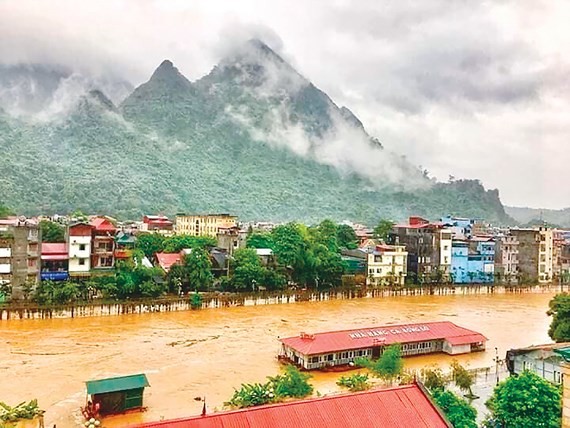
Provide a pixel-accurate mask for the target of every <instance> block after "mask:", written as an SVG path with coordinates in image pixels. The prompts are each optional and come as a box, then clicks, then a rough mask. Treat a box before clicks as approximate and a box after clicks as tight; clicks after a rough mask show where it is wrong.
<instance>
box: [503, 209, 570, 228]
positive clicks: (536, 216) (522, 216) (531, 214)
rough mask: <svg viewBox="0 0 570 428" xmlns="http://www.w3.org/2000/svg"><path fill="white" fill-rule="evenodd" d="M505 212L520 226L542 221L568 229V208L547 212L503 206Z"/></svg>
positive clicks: (569, 215)
mask: <svg viewBox="0 0 570 428" xmlns="http://www.w3.org/2000/svg"><path fill="white" fill-rule="evenodd" d="M505 212H506V213H507V214H508V215H509V216H511V217H512V218H514V219H515V220H516V221H517V222H519V223H521V224H529V223H534V224H540V222H541V221H544V222H546V223H549V224H554V225H559V226H562V227H570V208H564V209H561V210H549V209H542V208H524V207H507V206H505Z"/></svg>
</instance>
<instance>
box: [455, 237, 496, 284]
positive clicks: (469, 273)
mask: <svg viewBox="0 0 570 428" xmlns="http://www.w3.org/2000/svg"><path fill="white" fill-rule="evenodd" d="M494 272H495V242H494V241H493V240H492V239H491V238H486V237H478V236H475V237H473V238H471V239H469V240H467V239H464V240H460V239H454V240H453V241H452V244H451V274H452V278H453V282H454V283H455V284H472V283H479V284H480V283H492V282H493V281H494Z"/></svg>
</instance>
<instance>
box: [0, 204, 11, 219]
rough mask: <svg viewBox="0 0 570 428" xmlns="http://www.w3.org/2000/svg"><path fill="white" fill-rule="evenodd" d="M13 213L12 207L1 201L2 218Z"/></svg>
mask: <svg viewBox="0 0 570 428" xmlns="http://www.w3.org/2000/svg"><path fill="white" fill-rule="evenodd" d="M13 214H14V212H13V211H12V210H11V209H10V208H8V207H7V206H5V205H3V204H2V203H1V202H0V218H4V217H8V216H10V215H13Z"/></svg>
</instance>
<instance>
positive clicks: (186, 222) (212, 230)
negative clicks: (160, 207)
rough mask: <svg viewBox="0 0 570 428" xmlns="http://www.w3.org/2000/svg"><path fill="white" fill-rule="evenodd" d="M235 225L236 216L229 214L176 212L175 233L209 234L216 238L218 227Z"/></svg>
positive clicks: (226, 227)
mask: <svg viewBox="0 0 570 428" xmlns="http://www.w3.org/2000/svg"><path fill="white" fill-rule="evenodd" d="M236 226H237V217H236V216H232V215H229V214H176V225H175V231H176V233H177V234H184V235H192V236H211V237H212V238H216V237H217V235H218V232H219V231H220V229H228V228H232V227H236Z"/></svg>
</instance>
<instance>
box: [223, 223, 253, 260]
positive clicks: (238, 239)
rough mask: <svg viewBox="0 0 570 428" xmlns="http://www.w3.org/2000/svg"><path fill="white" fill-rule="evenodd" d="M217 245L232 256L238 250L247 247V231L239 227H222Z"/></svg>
mask: <svg viewBox="0 0 570 428" xmlns="http://www.w3.org/2000/svg"><path fill="white" fill-rule="evenodd" d="M216 239H217V247H218V248H222V249H224V250H225V251H227V253H228V254H229V255H230V256H231V255H233V253H234V252H235V251H236V250H239V249H240V248H245V245H246V240H247V233H246V231H245V230H241V229H240V228H239V227H237V226H234V227H221V228H219V229H218V233H217V235H216Z"/></svg>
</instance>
